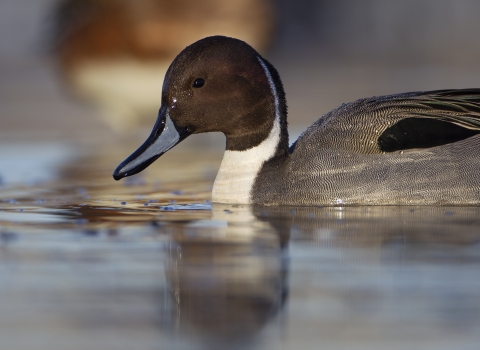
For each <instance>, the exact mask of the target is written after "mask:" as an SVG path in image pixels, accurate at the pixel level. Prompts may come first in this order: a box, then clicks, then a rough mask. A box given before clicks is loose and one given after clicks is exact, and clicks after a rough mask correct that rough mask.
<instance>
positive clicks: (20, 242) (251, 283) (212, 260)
mask: <svg viewBox="0 0 480 350" xmlns="http://www.w3.org/2000/svg"><path fill="white" fill-rule="evenodd" d="M54 149H57V148H54ZM35 152H37V153H38V154H35ZM46 153H48V152H46V151H45V150H43V151H42V149H41V148H39V147H34V148H33V149H29V150H28V152H26V153H25V154H28V156H27V158H28V159H29V160H30V161H31V162H33V161H34V160H35V161H36V162H33V163H34V164H33V165H32V163H31V162H30V163H29V164H30V166H33V167H34V168H35V171H30V170H28V169H27V170H25V173H24V175H25V174H26V175H25V178H24V179H22V182H21V183H16V184H15V183H13V182H11V181H10V180H9V179H10V178H16V179H18V178H21V175H22V174H14V175H15V176H13V175H11V174H10V175H9V173H8V171H10V172H11V170H8V171H7V170H5V171H4V173H3V174H2V176H3V178H4V184H3V186H2V187H1V188H0V300H1V302H0V348H1V349H7V350H10V349H28V350H29V349H49V350H50V349H102V350H109V349H285V350H286V349H294V350H299V349H320V348H321V349H436V350H438V349H478V344H480V208H479V207H260V206H253V207H250V206H227V205H211V204H210V203H209V202H208V198H209V195H210V190H211V184H212V181H213V179H214V176H215V173H216V169H217V168H218V165H219V155H218V154H211V153H205V152H201V154H200V152H191V151H190V152H188V153H187V152H183V153H182V152H181V151H180V152H176V153H175V152H174V153H175V154H167V155H165V156H164V157H162V158H161V159H160V160H159V161H157V163H156V164H155V165H154V166H152V167H153V168H154V169H153V170H150V171H149V172H147V173H146V174H143V175H142V176H141V177H136V178H135V177H134V178H130V179H126V180H124V181H123V182H114V181H113V180H112V179H111V172H112V170H113V168H114V167H115V166H116V165H117V162H118V161H119V160H122V157H123V156H124V155H126V154H128V150H126V151H125V150H123V151H118V152H117V153H114V154H112V153H111V151H98V150H96V152H95V153H94V154H95V155H88V154H87V155H84V156H77V157H76V158H72V157H64V156H62V155H58V157H57V160H58V159H61V161H58V162H57V163H55V162H52V161H51V159H50V160H48V161H47V160H42V158H41V157H39V155H40V154H46ZM49 154H51V152H50V153H49ZM92 154H93V153H92ZM14 158H15V159H17V160H18V159H19V158H20V159H21V155H18V154H17V156H15V157H14ZM4 162H5V161H4ZM0 163H1V161H0ZM42 164H44V165H45V164H47V165H48V169H52V168H53V169H56V170H57V171H56V172H53V173H48V172H47V171H45V172H42V171H41V169H42ZM0 165H2V167H0V169H2V171H3V169H18V167H11V166H7V164H0ZM10 165H11V164H10ZM44 169H46V168H45V167H44ZM31 174H34V175H39V174H43V175H42V176H41V178H32V177H31V176H30V175H31Z"/></svg>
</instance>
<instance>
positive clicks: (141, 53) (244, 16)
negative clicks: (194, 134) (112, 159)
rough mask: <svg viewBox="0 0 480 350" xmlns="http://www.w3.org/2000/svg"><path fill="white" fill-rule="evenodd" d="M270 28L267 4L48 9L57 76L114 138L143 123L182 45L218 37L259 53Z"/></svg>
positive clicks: (96, 3)
mask: <svg viewBox="0 0 480 350" xmlns="http://www.w3.org/2000/svg"><path fill="white" fill-rule="evenodd" d="M273 27H274V9H273V5H272V3H271V1H270V0H235V1H225V0H202V1H197V0H63V1H60V2H58V3H57V5H56V8H55V9H54V12H53V28H54V29H53V36H54V48H55V55H56V57H57V59H58V64H59V67H60V72H61V74H62V75H63V76H64V77H65V81H66V82H67V84H68V85H69V86H70V87H71V89H72V91H73V92H74V94H75V95H76V96H79V97H81V98H83V99H86V100H89V101H91V102H93V103H94V104H96V105H97V106H98V107H99V108H100V109H101V116H102V117H103V118H104V120H105V122H106V123H107V124H108V125H109V126H110V127H111V128H112V129H113V130H115V131H117V132H120V133H121V132H122V131H124V130H129V129H131V128H132V127H136V126H139V125H141V124H142V122H143V121H145V122H147V123H148V124H151V122H152V119H153V118H154V117H155V115H156V113H157V111H158V108H159V106H160V96H161V92H162V83H163V76H164V75H165V72H166V70H167V68H168V66H169V64H170V62H171V61H172V60H173V58H174V57H175V56H176V55H177V54H178V53H179V52H180V51H181V50H183V48H185V47H186V46H187V45H189V44H191V43H192V42H195V41H196V40H198V39H200V38H203V37H206V36H211V35H217V34H222V35H225V36H232V37H236V38H239V39H242V40H244V41H246V42H248V43H250V45H252V46H253V47H254V48H256V49H257V50H259V51H260V52H262V51H264V50H265V49H266V48H267V46H268V44H269V42H270V40H271V37H272V32H273Z"/></svg>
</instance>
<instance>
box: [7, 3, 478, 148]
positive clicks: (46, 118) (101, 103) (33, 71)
mask: <svg viewBox="0 0 480 350" xmlns="http://www.w3.org/2000/svg"><path fill="white" fill-rule="evenodd" d="M479 14H480V2H478V1H476V0H404V1H401V2H400V1H394V0H368V1H367V0H364V1H349V0H330V1H328V0H317V1H315V0H295V1H294V0H271V1H270V0H242V1H232V2H230V1H223V0H208V1H194V0H181V1H173V0H172V1H167V0H68V1H66V0H64V1H55V0H23V1H18V0H2V1H1V2H0V145H1V144H6V143H11V142H43V141H48V142H51V141H54V142H73V143H76V142H87V143H96V142H105V141H106V142H108V141H109V140H115V139H116V138H118V137H120V136H119V135H125V134H136V133H137V132H140V131H138V130H143V131H141V132H143V135H145V131H144V130H145V129H146V128H151V126H153V123H154V120H155V117H156V110H157V109H158V107H159V103H160V94H161V91H160V89H161V84H162V81H163V74H164V72H165V69H166V68H167V67H168V64H169V63H170V62H171V60H172V59H173V57H174V56H175V55H176V54H177V53H178V52H179V51H180V50H181V49H182V48H183V47H184V46H186V45H187V44H189V43H191V42H193V41H195V40H197V39H198V38H201V37H204V36H207V35H213V34H223V35H228V36H236V37H239V38H241V39H244V40H246V41H248V42H249V43H250V44H251V45H252V46H254V47H255V48H257V49H258V50H259V51H260V52H261V53H262V54H263V55H264V56H265V57H266V58H267V59H268V60H270V61H271V62H272V63H273V65H274V66H275V67H276V68H277V69H278V71H279V73H280V76H281V77H282V79H283V83H284V86H285V90H286V94H287V101H288V105H289V121H290V126H291V129H292V130H295V131H298V130H300V129H303V128H305V127H306V126H307V125H308V124H310V123H312V122H313V121H315V120H316V119H318V118H319V117H320V116H321V115H322V114H324V113H326V112H328V111H329V110H331V109H332V108H334V107H336V106H337V105H339V104H341V103H342V102H349V101H352V100H355V99H358V98H361V97H367V96H374V95H377V96H378V95H385V94H392V93H399V92H406V91H415V90H433V89H444V88H468V87H480V64H479V62H480V39H479V35H478V33H480V21H479V20H478V17H479Z"/></svg>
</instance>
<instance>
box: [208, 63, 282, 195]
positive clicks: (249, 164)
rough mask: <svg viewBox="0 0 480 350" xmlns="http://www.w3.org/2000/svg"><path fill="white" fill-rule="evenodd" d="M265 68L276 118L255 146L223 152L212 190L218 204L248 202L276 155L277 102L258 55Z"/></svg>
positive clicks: (278, 140) (278, 123)
mask: <svg viewBox="0 0 480 350" xmlns="http://www.w3.org/2000/svg"><path fill="white" fill-rule="evenodd" d="M258 61H259V62H260V65H261V66H262V68H263V70H264V71H265V75H266V76H267V79H268V83H269V85H270V89H271V90H272V94H273V97H274V103H275V120H274V122H273V125H272V129H271V130H270V133H269V134H268V137H267V138H266V139H265V140H263V141H262V142H261V143H260V144H259V145H258V146H255V147H253V148H250V149H248V150H245V151H225V154H224V156H223V160H222V164H221V165H220V169H219V171H218V174H217V178H216V179H215V183H214V185H213V189H212V201H213V202H217V203H245V204H246V203H250V202H251V191H252V188H253V185H254V182H255V179H256V177H257V175H258V173H259V171H260V169H261V168H262V166H263V163H264V162H266V161H267V160H269V159H271V158H272V157H273V156H274V155H275V151H276V149H277V147H278V143H279V142H280V110H279V108H280V102H279V99H278V95H277V90H276V87H275V83H274V82H273V79H272V76H271V74H270V71H269V70H268V67H267V66H266V65H265V63H264V62H263V60H262V59H261V58H260V57H258Z"/></svg>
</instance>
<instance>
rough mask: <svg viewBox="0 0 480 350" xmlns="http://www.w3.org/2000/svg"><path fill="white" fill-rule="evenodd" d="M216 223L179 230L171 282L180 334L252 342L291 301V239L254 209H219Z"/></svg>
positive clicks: (173, 246) (173, 250)
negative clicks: (258, 216) (287, 250)
mask: <svg viewBox="0 0 480 350" xmlns="http://www.w3.org/2000/svg"><path fill="white" fill-rule="evenodd" d="M212 211H213V213H212V214H213V215H212V220H200V221H194V222H192V223H190V224H186V225H184V226H183V225H182V227H178V229H174V230H173V239H172V242H171V245H170V249H169V258H168V262H167V264H166V269H165V271H166V278H167V282H168V285H169V287H170V289H171V295H172V299H173V300H174V303H175V311H174V313H175V315H174V318H175V320H173V321H174V323H175V324H176V326H177V330H178V331H180V332H181V333H184V332H187V333H189V334H190V335H192V334H196V335H201V336H202V338H203V339H204V340H206V341H208V340H211V341H214V342H215V343H217V344H218V343H219V342H220V343H221V342H229V343H231V342H236V343H249V342H250V341H251V340H252V339H253V338H254V337H255V335H256V334H258V332H259V331H260V330H262V328H263V327H264V326H265V325H266V324H267V323H268V322H269V320H272V319H273V318H274V316H276V315H277V314H278V312H279V310H281V309H282V307H283V305H284V303H285V300H286V297H287V294H288V293H287V291H288V287H287V276H288V262H287V259H286V254H285V252H284V250H285V246H286V243H287V241H288V235H282V234H280V233H279V231H278V230H276V229H274V228H273V227H272V225H270V224H269V223H268V222H262V221H260V220H258V219H256V217H255V216H254V213H253V212H252V210H251V208H250V207H248V206H222V205H213V208H212Z"/></svg>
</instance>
